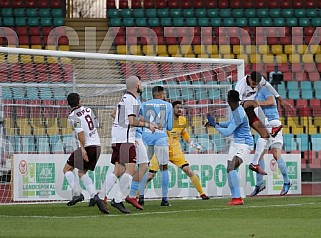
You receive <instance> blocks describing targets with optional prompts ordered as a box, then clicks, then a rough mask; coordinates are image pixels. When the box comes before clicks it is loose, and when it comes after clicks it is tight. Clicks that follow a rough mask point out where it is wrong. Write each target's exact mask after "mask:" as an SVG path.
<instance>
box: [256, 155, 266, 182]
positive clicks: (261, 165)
mask: <svg viewBox="0 0 321 238" xmlns="http://www.w3.org/2000/svg"><path fill="white" fill-rule="evenodd" d="M259 165H260V167H261V168H262V169H263V170H264V169H265V162H264V159H261V160H259ZM261 184H263V175H261V174H259V173H256V186H261Z"/></svg>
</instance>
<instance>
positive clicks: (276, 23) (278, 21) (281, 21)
mask: <svg viewBox="0 0 321 238" xmlns="http://www.w3.org/2000/svg"><path fill="white" fill-rule="evenodd" d="M284 25H285V21H284V18H275V19H274V26H281V27H283V26H284Z"/></svg>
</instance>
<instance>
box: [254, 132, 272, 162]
mask: <svg viewBox="0 0 321 238" xmlns="http://www.w3.org/2000/svg"><path fill="white" fill-rule="evenodd" d="M267 144H268V140H266V139H263V138H261V137H260V138H259V139H258V140H257V142H256V149H255V154H254V156H253V158H252V164H254V165H256V164H258V163H259V159H260V157H261V155H262V153H263V152H264V150H265V148H266V146H267Z"/></svg>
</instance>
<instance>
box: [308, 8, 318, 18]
mask: <svg viewBox="0 0 321 238" xmlns="http://www.w3.org/2000/svg"><path fill="white" fill-rule="evenodd" d="M305 14H306V16H307V17H311V18H314V17H318V15H319V14H318V10H317V9H306V10H305Z"/></svg>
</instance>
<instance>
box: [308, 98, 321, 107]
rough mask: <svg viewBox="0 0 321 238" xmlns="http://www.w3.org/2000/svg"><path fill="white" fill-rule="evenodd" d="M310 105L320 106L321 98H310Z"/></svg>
mask: <svg viewBox="0 0 321 238" xmlns="http://www.w3.org/2000/svg"><path fill="white" fill-rule="evenodd" d="M310 107H314V108H320V107H321V100H320V99H310Z"/></svg>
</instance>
